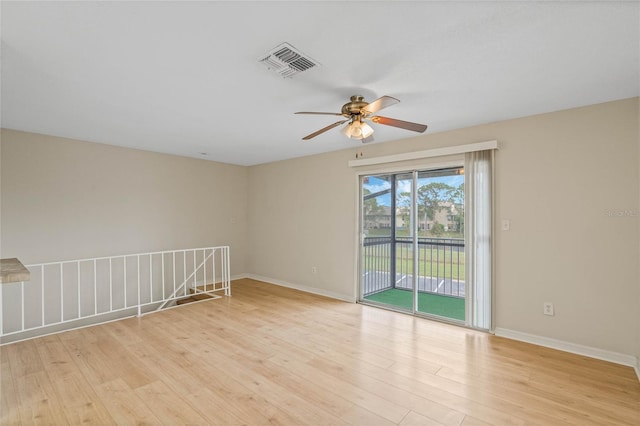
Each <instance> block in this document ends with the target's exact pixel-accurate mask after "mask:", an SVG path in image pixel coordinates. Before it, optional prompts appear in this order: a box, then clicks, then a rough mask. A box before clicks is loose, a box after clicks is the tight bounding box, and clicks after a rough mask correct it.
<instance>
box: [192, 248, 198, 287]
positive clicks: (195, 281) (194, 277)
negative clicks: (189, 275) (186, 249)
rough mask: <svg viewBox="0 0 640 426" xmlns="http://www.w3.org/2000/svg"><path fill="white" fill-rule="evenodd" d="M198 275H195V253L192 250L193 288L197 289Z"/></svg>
mask: <svg viewBox="0 0 640 426" xmlns="http://www.w3.org/2000/svg"><path fill="white" fill-rule="evenodd" d="M197 279H198V274H197V273H196V251H195V250H193V288H194V289H195V288H197V287H198V281H197Z"/></svg>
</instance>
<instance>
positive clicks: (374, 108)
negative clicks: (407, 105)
mask: <svg viewBox="0 0 640 426" xmlns="http://www.w3.org/2000/svg"><path fill="white" fill-rule="evenodd" d="M398 102H400V101H399V100H398V99H396V98H392V97H391V96H383V97H381V98H378V99H376V100H375V101H373V102H371V103H369V105H367V106H366V107H364V109H363V111H362V112H364V113H365V114H375V113H376V112H378V111H380V110H381V109H382V108H386V107H390V106H391V105H395V104H397V103H398Z"/></svg>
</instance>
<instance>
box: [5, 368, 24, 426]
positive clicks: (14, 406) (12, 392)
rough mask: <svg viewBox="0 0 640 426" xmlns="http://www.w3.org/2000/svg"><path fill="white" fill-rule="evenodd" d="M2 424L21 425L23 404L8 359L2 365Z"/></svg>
mask: <svg viewBox="0 0 640 426" xmlns="http://www.w3.org/2000/svg"><path fill="white" fill-rule="evenodd" d="M3 359H5V358H3ZM0 369H1V370H0V424H3V425H5V424H7V425H8V424H20V423H21V422H22V421H21V420H20V409H21V408H22V404H21V402H20V398H18V393H17V391H16V388H15V387H14V386H13V383H14V382H13V376H12V375H11V367H10V364H9V360H8V358H7V359H6V361H3V362H2V363H0Z"/></svg>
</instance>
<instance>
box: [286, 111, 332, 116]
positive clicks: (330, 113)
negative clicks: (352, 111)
mask: <svg viewBox="0 0 640 426" xmlns="http://www.w3.org/2000/svg"><path fill="white" fill-rule="evenodd" d="M294 114H314V115H342V113H340V112H309V111H300V112H294Z"/></svg>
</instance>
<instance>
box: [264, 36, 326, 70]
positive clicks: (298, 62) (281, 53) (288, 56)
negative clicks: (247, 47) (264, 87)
mask: <svg viewBox="0 0 640 426" xmlns="http://www.w3.org/2000/svg"><path fill="white" fill-rule="evenodd" d="M258 62H260V63H262V64H264V65H265V66H266V67H267V68H268V69H270V70H271V71H274V72H276V73H278V74H280V75H281V76H282V77H284V78H286V77H293V76H294V75H296V74H299V73H301V72H303V71H306V70H308V69H311V68H313V67H315V66H317V65H319V64H318V62H316V61H315V60H313V59H311V58H310V57H309V56H308V55H305V54H304V53H302V52H300V51H299V50H297V49H296V48H294V47H293V46H291V45H290V44H289V43H282V44H281V45H279V46H277V47H275V48H273V49H272V50H271V51H270V52H269V53H267V54H266V55H265V57H263V58H262V59H260V60H259V61H258Z"/></svg>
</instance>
